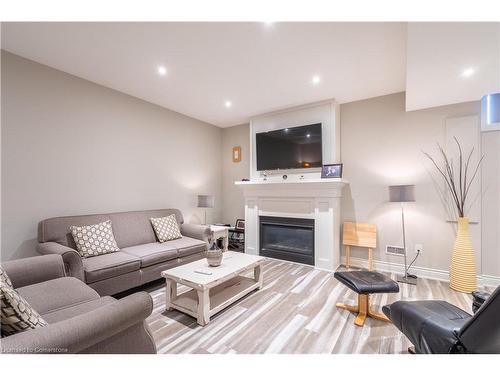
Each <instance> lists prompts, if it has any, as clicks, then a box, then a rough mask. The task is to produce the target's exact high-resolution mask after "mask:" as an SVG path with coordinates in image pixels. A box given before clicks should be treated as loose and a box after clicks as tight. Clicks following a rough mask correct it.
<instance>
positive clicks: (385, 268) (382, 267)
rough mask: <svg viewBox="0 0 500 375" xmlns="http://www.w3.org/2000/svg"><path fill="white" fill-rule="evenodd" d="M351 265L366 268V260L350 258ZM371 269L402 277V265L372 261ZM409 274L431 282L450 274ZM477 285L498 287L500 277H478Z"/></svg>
mask: <svg viewBox="0 0 500 375" xmlns="http://www.w3.org/2000/svg"><path fill="white" fill-rule="evenodd" d="M341 259H342V263H343V264H345V256H342V258H341ZM350 262H351V265H352V266H354V267H363V268H368V260H366V259H363V258H357V257H351V260H350ZM373 268H374V269H376V270H377V271H381V272H392V273H395V274H400V275H402V274H403V273H404V265H403V264H399V263H392V262H384V261H381V260H374V261H373ZM411 273H413V274H415V275H417V276H418V277H423V278H426V279H431V280H439V281H446V282H449V281H450V274H449V272H448V271H444V270H438V269H435V268H427V267H418V266H412V267H411ZM477 283H478V285H480V286H494V287H496V286H499V285H500V277H498V276H490V275H480V276H478V277H477Z"/></svg>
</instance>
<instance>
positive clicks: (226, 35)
mask: <svg viewBox="0 0 500 375" xmlns="http://www.w3.org/2000/svg"><path fill="white" fill-rule="evenodd" d="M2 48H3V49H5V50H7V51H9V52H12V53H15V54H17V55H20V56H23V57H25V58H28V59H31V60H34V61H37V62H40V63H42V64H45V65H48V66H51V67H53V68H56V69H59V70H62V71H64V72H67V73H70V74H73V75H75V76H78V77H81V78H84V79H87V80H90V81H93V82H96V83H98V84H101V85H103V86H106V87H110V88H113V89H116V90H119V91H121V92H124V93H126V94H129V95H133V96H135V97H138V98H141V99H144V100H146V101H148V102H151V103H155V104H158V105H160V106H163V107H166V108H169V109H171V110H174V111H177V112H180V113H183V114H185V115H188V116H191V117H194V118H196V119H199V120H202V121H205V122H208V123H210V124H214V125H217V126H221V127H227V126H232V125H237V124H241V123H244V122H247V121H248V120H249V118H250V117H252V116H255V115H258V114H262V113H266V112H269V111H273V110H277V109H281V108H285V107H289V106H294V105H300V104H305V103H310V102H315V101H319V100H324V99H330V98H335V99H337V100H338V101H339V102H349V101H354V100H359V99H365V98H369V97H374V96H379V95H385V94H390V93H394V92H400V91H404V89H405V77H406V73H405V70H406V24H405V23H271V24H270V23H259V22H255V23H172V22H170V23H166V22H162V23H3V24H2ZM158 66H164V67H165V68H166V69H167V74H166V75H165V76H160V75H159V74H158V72H157V69H158ZM315 75H317V76H318V77H319V79H320V82H319V83H317V84H313V83H312V79H313V76H315ZM226 101H230V102H231V107H229V108H227V107H226V106H225V103H226Z"/></svg>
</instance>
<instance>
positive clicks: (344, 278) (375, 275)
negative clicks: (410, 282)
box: [334, 271, 399, 326]
mask: <svg viewBox="0 0 500 375" xmlns="http://www.w3.org/2000/svg"><path fill="white" fill-rule="evenodd" d="M334 277H335V278H336V279H337V280H338V281H340V282H341V283H342V284H344V285H345V286H347V287H348V288H349V289H351V290H353V291H354V292H356V293H357V294H358V305H357V306H352V305H347V304H345V303H337V307H338V308H341V309H345V310H347V311H351V312H353V313H357V314H358V315H357V317H356V319H355V320H354V324H356V325H357V326H363V325H364V324H365V320H366V317H367V316H369V317H371V318H374V319H378V320H382V321H384V322H390V320H389V319H388V318H387V317H386V316H385V315H383V314H381V313H378V312H375V311H372V310H371V307H370V294H375V293H397V292H399V285H398V283H397V282H395V281H394V280H392V279H391V278H390V277H387V276H384V275H382V274H381V273H379V272H375V271H339V272H335V274H334Z"/></svg>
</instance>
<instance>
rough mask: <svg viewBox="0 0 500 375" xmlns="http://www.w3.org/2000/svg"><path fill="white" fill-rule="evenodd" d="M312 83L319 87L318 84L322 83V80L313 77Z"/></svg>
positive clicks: (318, 77)
mask: <svg viewBox="0 0 500 375" xmlns="http://www.w3.org/2000/svg"><path fill="white" fill-rule="evenodd" d="M311 81H312V84H313V85H317V84H318V83H320V82H321V78H320V76H313V77H312V80H311Z"/></svg>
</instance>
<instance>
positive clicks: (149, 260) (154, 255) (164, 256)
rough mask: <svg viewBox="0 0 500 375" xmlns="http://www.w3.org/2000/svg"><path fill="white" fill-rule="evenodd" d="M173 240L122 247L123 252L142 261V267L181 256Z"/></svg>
mask: <svg viewBox="0 0 500 375" xmlns="http://www.w3.org/2000/svg"><path fill="white" fill-rule="evenodd" d="M175 241H176V240H173V241H168V242H164V243H159V242H153V243H146V244H143V245H137V246H131V247H126V248H124V249H122V253H127V254H130V255H132V256H134V257H137V258H139V259H140V261H141V268H142V267H148V266H151V265H153V264H157V263H163V262H166V261H169V260H171V259H176V258H178V257H179V253H178V251H177V247H175V246H173V245H172V242H175Z"/></svg>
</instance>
